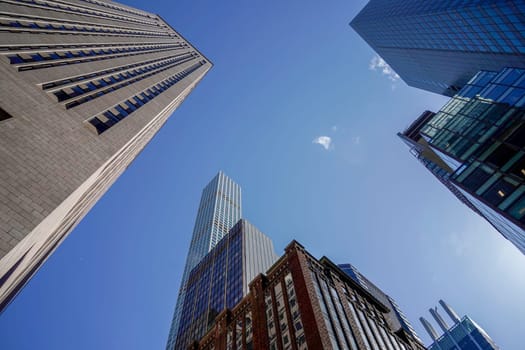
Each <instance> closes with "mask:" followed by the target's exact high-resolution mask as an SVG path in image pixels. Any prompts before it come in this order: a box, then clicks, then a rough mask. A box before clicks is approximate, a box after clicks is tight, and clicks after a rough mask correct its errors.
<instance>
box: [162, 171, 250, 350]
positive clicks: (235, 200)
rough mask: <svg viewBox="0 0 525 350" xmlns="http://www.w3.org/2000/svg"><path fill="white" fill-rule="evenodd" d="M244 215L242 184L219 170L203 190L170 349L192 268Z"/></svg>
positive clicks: (174, 339)
mask: <svg viewBox="0 0 525 350" xmlns="http://www.w3.org/2000/svg"><path fill="white" fill-rule="evenodd" d="M241 216H242V206H241V187H240V186H239V185H238V184H236V183H235V182H234V181H233V180H232V179H230V178H229V177H228V176H226V175H224V173H223V172H222V171H220V172H219V173H218V174H217V175H216V176H215V177H214V178H213V179H212V180H211V181H210V183H209V184H208V185H207V186H206V187H205V188H204V190H203V191H202V196H201V201H200V204H199V210H198V212H197V219H196V220H195V227H194V228H193V236H192V239H191V243H190V249H189V251H188V256H187V258H186V266H185V267H184V274H183V276H182V281H181V284H180V289H179V296H178V298H177V305H176V306H175V312H174V314H173V320H172V323H171V328H170V334H169V338H168V344H167V349H173V347H174V345H175V342H176V338H177V331H178V329H179V323H180V318H181V312H182V306H183V305H184V299H185V297H186V291H187V282H188V277H189V275H190V272H191V270H192V269H193V268H194V267H195V266H197V264H198V263H199V262H200V261H201V260H202V259H203V258H204V257H205V256H206V255H207V254H208V253H209V252H210V251H211V250H212V249H213V248H214V247H215V245H216V244H217V243H218V242H219V241H220V240H221V239H222V238H223V237H224V236H225V235H226V234H228V232H229V231H230V229H231V228H232V227H233V225H235V224H236V223H237V222H238V221H239V220H240V219H241Z"/></svg>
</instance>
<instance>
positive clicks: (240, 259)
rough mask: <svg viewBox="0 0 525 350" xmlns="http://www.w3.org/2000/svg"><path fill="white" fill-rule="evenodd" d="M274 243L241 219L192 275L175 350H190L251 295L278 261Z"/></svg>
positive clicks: (188, 283)
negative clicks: (220, 316) (258, 279)
mask: <svg viewBox="0 0 525 350" xmlns="http://www.w3.org/2000/svg"><path fill="white" fill-rule="evenodd" d="M278 258H279V257H278V256H277V254H275V251H274V248H273V243H272V241H271V240H270V238H268V237H267V236H266V235H265V234H263V233H262V232H261V231H259V230H258V229H257V228H256V227H255V226H253V225H252V224H250V223H249V222H248V221H246V220H244V219H241V220H239V222H238V223H237V224H235V226H233V228H232V229H231V230H230V232H229V233H228V235H226V236H225V237H224V238H223V239H222V240H221V241H220V242H219V243H218V244H217V245H216V246H215V247H214V248H213V249H212V250H211V251H210V252H209V253H208V254H207V255H206V256H205V257H204V258H203V259H202V260H201V262H200V263H199V264H197V266H195V267H194V268H193V270H192V271H191V273H190V275H189V277H188V281H187V286H186V297H185V298H184V305H183V306H182V310H181V319H180V323H179V329H178V330H177V341H176V343H175V347H174V349H187V348H188V346H189V345H190V344H191V343H192V342H193V341H195V340H199V339H200V338H201V337H202V336H204V334H206V332H207V331H208V330H209V329H210V328H211V327H212V326H213V322H214V321H215V317H216V316H217V315H218V314H219V313H220V312H221V311H222V310H223V309H224V308H230V309H231V308H233V307H234V306H235V305H236V304H237V303H238V302H239V301H241V299H242V298H243V297H244V296H245V295H246V294H248V290H249V289H248V284H249V283H250V282H251V281H252V280H253V279H254V278H255V276H257V275H258V274H260V273H263V272H265V271H266V270H267V269H269V268H270V266H272V264H273V263H274V262H275V261H277V259H278Z"/></svg>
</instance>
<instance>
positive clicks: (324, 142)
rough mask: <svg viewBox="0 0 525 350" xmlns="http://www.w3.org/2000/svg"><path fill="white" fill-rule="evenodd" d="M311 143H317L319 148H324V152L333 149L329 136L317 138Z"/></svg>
mask: <svg viewBox="0 0 525 350" xmlns="http://www.w3.org/2000/svg"><path fill="white" fill-rule="evenodd" d="M312 143H317V144H319V145H321V146H323V147H324V149H325V150H329V149H332V148H333V146H334V145H333V144H332V138H331V137H329V136H319V137H316V138H315V139H314V140H313V141H312Z"/></svg>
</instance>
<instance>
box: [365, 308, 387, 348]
mask: <svg viewBox="0 0 525 350" xmlns="http://www.w3.org/2000/svg"><path fill="white" fill-rule="evenodd" d="M365 317H366V320H367V321H368V323H369V324H370V328H371V329H372V333H373V334H374V337H375V339H376V341H377V343H378V344H379V347H380V348H381V349H386V345H385V343H384V342H383V338H382V337H381V334H379V330H378V329H377V326H376V323H375V321H374V320H373V319H371V318H370V317H368V316H367V315H365Z"/></svg>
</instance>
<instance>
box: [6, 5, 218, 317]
mask: <svg viewBox="0 0 525 350" xmlns="http://www.w3.org/2000/svg"><path fill="white" fill-rule="evenodd" d="M1 12H2V16H1V18H0V30H1V31H2V35H0V74H1V76H2V80H1V83H0V259H1V260H0V310H3V309H4V308H5V306H6V305H7V304H8V303H9V302H10V301H11V300H12V298H13V297H14V296H15V295H16V294H17V293H18V292H19V291H20V289H21V288H22V287H23V285H24V284H25V283H26V282H27V281H28V279H29V278H30V277H31V276H32V275H33V274H34V273H35V272H36V270H37V269H38V268H39V267H40V266H41V265H42V264H43V263H44V261H45V260H46V259H47V258H48V257H49V255H50V254H51V253H52V252H53V251H54V250H55V249H56V248H57V246H58V245H59V244H60V243H61V242H62V241H63V240H64V239H65V238H66V237H67V235H68V234H69V233H70V232H71V230H72V229H73V228H74V227H75V226H76V225H77V224H78V222H79V221H80V220H81V219H82V217H83V216H84V215H85V214H86V213H87V212H88V210H89V209H90V208H91V207H92V206H93V205H94V204H95V203H96V201H97V200H98V199H99V198H100V197H101V196H102V195H103V194H104V193H105V192H106V190H107V189H108V188H109V187H110V186H111V184H112V183H113V182H114V181H115V180H116V179H117V178H118V176H119V175H120V174H121V173H122V172H123V171H124V170H125V169H126V168H127V167H128V166H129V164H130V163H131V162H132V161H133V159H134V158H135V157H136V156H137V155H138V154H139V152H140V151H141V150H142V149H143V148H144V147H145V146H146V144H147V143H148V142H149V141H150V140H151V139H152V137H153V136H154V135H155V134H156V133H157V131H158V130H159V129H160V128H161V127H162V125H163V124H164V123H165V122H166V120H167V119H168V118H169V116H170V115H171V114H172V113H173V111H174V110H175V109H176V108H177V106H179V104H180V103H181V102H182V101H183V100H184V98H185V97H186V96H187V95H188V94H189V93H190V92H191V90H192V89H193V88H194V87H195V86H196V84H197V83H198V82H199V81H200V80H201V79H202V78H203V77H204V75H205V74H206V73H207V72H208V70H209V69H210V68H211V66H212V64H211V63H210V61H209V60H208V59H207V58H205V57H204V56H203V55H202V54H201V53H200V52H199V51H197V50H196V49H195V48H194V47H192V46H191V45H190V44H189V43H188V42H187V41H186V40H185V39H184V38H183V37H182V36H181V35H180V34H179V33H178V32H176V31H175V30H174V29H173V28H172V27H170V25H169V24H167V23H166V22H165V21H164V20H163V19H162V18H161V17H160V16H158V15H155V14H151V13H148V12H145V11H141V10H138V9H135V8H132V7H129V6H125V5H122V4H119V3H116V2H113V1H105V0H68V1H67V2H63V1H55V0H41V1H34V0H12V1H7V2H4V3H2V9H1ZM108 215H112V216H115V217H118V216H124V215H125V213H122V212H120V211H119V210H118V209H117V210H115V212H112V213H108Z"/></svg>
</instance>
